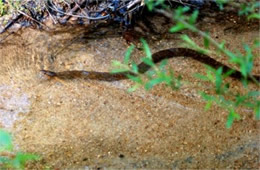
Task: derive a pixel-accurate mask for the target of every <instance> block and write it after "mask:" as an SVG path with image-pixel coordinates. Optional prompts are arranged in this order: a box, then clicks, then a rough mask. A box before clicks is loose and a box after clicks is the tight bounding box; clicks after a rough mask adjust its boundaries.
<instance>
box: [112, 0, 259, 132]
mask: <svg viewBox="0 0 260 170" xmlns="http://www.w3.org/2000/svg"><path fill="white" fill-rule="evenodd" d="M145 2H146V5H147V6H148V9H150V10H154V11H156V12H159V13H161V14H163V15H165V16H166V17H168V18H170V19H173V20H174V21H175V22H177V23H176V24H175V25H174V26H173V27H171V29H170V30H169V31H170V32H172V33H174V32H178V31H181V30H184V29H188V30H190V31H192V32H195V33H197V34H198V35H200V36H201V37H203V39H204V47H200V46H199V45H197V44H196V43H195V42H194V41H192V39H191V38H189V36H188V35H183V36H182V40H183V41H184V42H185V43H186V45H188V46H189V47H191V48H195V49H196V50H198V51H199V52H202V53H215V54H219V55H222V56H226V57H228V59H229V62H230V63H231V64H236V65H237V66H238V67H239V69H240V72H241V73H242V75H243V78H242V79H241V83H242V84H243V88H244V91H245V93H244V94H240V93H239V92H236V93H234V92H232V91H231V90H230V89H229V84H228V83H225V79H226V78H227V77H228V76H230V74H231V73H232V72H233V71H232V70H231V71H230V72H228V73H225V74H224V73H223V68H222V67H220V68H218V69H214V68H211V67H210V66H207V67H206V68H207V74H206V75H201V74H196V75H195V76H196V77H197V78H199V79H200V80H202V81H207V82H210V83H211V84H212V85H214V88H215V94H208V93H205V92H198V93H200V95H201V96H202V97H203V99H204V100H205V101H206V106H205V109H209V108H210V107H211V106H212V104H217V105H218V106H220V107H222V108H224V109H225V110H226V111H227V112H228V113H229V114H228V117H227V121H226V127H227V128H230V127H231V126H232V124H233V122H234V121H235V120H239V119H240V115H239V113H237V110H238V108H239V107H246V108H250V109H252V110H254V114H255V118H256V119H257V120H259V119H260V100H259V97H260V92H259V91H254V90H251V89H249V87H248V83H249V81H248V80H249V79H253V81H254V82H255V83H256V84H257V86H258V87H259V82H258V81H257V80H255V79H254V78H253V76H252V70H253V66H254V65H253V62H254V59H255V58H256V57H258V56H254V54H253V53H252V51H253V50H254V49H256V48H259V45H260V43H259V40H255V43H254V45H253V46H249V45H247V44H244V45H243V47H244V50H245V54H241V53H238V52H236V53H235V52H232V51H230V50H228V49H227V48H226V47H225V42H221V43H218V42H216V41H215V40H214V39H212V38H211V37H210V34H209V33H207V32H203V31H201V30H199V29H198V28H197V27H196V26H195V23H196V20H197V17H198V14H199V11H198V10H194V11H193V12H192V14H191V15H188V14H187V12H188V11H189V10H190V8H189V7H179V8H178V9H176V10H174V11H172V10H171V9H169V7H167V6H166V5H165V4H164V0H160V1H153V0H146V1H145ZM217 3H218V5H219V7H220V8H221V9H223V7H224V4H225V3H231V5H232V1H226V0H218V1H217ZM235 5H237V4H235ZM158 6H160V7H163V9H162V8H157V7H158ZM259 6H260V2H258V1H251V2H250V3H245V4H240V10H239V15H246V16H247V18H248V20H250V19H259V18H260V13H259V10H258V8H259ZM141 41H142V44H143V49H144V52H145V54H146V57H145V58H143V59H142V61H143V62H145V63H146V64H148V65H150V66H151V67H152V69H151V70H150V71H149V72H148V73H147V74H146V75H145V77H143V76H141V75H140V74H139V73H138V68H137V65H136V63H133V62H131V67H130V66H129V58H130V55H131V52H132V51H133V48H134V47H133V46H131V47H130V48H129V49H128V50H127V52H126V55H125V59H124V62H123V63H120V62H118V61H114V62H113V66H114V68H115V69H114V70H113V71H112V72H113V73H115V72H121V71H130V72H133V73H135V74H137V75H138V76H136V77H135V76H131V75H128V77H129V78H130V79H131V80H133V81H134V82H135V85H134V86H133V87H132V88H130V89H129V91H134V90H136V89H137V88H138V87H141V86H144V87H145V89H147V90H149V89H151V88H152V87H153V86H155V85H157V84H159V83H164V84H166V85H167V86H170V87H171V88H172V89H174V90H178V89H179V88H180V85H181V83H183V82H182V81H181V77H180V76H179V77H175V74H174V71H173V70H172V69H170V70H169V71H166V69H165V66H166V64H167V61H166V60H165V61H163V62H161V64H160V65H159V66H156V65H155V63H153V61H152V59H151V52H150V49H149V47H148V44H147V43H146V41H145V40H141ZM210 46H213V47H215V49H216V50H215V51H210V50H209V47H210ZM145 80H147V81H145Z"/></svg>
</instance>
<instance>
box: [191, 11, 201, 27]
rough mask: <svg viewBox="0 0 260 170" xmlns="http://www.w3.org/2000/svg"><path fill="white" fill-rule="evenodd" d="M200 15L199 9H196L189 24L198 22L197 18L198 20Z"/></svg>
mask: <svg viewBox="0 0 260 170" xmlns="http://www.w3.org/2000/svg"><path fill="white" fill-rule="evenodd" d="M198 15H199V11H198V10H195V11H194V12H193V13H192V15H191V16H190V18H189V24H192V25H193V24H194V23H196V20H197V18H198Z"/></svg>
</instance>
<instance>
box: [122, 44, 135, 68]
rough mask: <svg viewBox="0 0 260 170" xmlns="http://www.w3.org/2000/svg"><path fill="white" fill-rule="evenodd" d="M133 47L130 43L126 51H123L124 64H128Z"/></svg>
mask: <svg viewBox="0 0 260 170" xmlns="http://www.w3.org/2000/svg"><path fill="white" fill-rule="evenodd" d="M134 48H135V46H134V45H131V46H130V47H129V48H128V49H127V51H126V53H125V57H124V64H128V63H129V59H130V56H131V54H132V52H133V50H134Z"/></svg>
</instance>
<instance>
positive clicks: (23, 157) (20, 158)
mask: <svg viewBox="0 0 260 170" xmlns="http://www.w3.org/2000/svg"><path fill="white" fill-rule="evenodd" d="M39 159H40V157H39V156H38V155H34V154H28V153H22V152H18V153H16V156H15V158H14V160H12V164H13V166H14V167H15V168H18V169H20V168H21V169H24V166H25V164H26V163H27V162H28V161H36V160H39Z"/></svg>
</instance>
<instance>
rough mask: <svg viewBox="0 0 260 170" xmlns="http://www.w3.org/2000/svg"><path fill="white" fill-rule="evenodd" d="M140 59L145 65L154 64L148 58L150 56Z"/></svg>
mask: <svg viewBox="0 0 260 170" xmlns="http://www.w3.org/2000/svg"><path fill="white" fill-rule="evenodd" d="M142 61H143V62H144V63H145V64H147V65H149V66H151V67H154V66H155V64H154V62H153V60H152V59H150V58H142Z"/></svg>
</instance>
